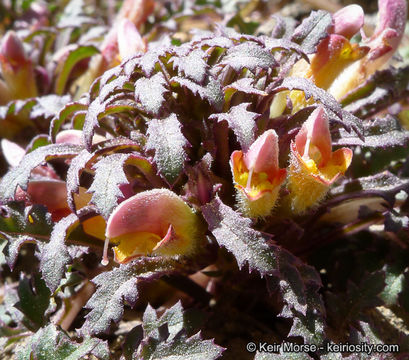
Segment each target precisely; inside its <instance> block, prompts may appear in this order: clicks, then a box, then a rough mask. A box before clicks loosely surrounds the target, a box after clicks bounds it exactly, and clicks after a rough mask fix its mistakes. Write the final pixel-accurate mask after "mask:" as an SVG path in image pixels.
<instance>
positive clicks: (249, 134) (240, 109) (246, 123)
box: [210, 103, 260, 151]
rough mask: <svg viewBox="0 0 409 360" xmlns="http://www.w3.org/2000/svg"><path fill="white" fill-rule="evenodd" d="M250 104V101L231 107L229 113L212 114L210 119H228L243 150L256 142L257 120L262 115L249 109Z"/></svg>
mask: <svg viewBox="0 0 409 360" xmlns="http://www.w3.org/2000/svg"><path fill="white" fill-rule="evenodd" d="M249 105H250V103H242V104H240V105H236V106H233V107H231V108H230V110H229V112H228V113H221V114H214V115H211V116H210V119H217V120H218V121H227V123H228V124H229V128H230V129H232V130H233V132H234V134H235V135H236V137H237V140H238V141H239V143H240V146H241V148H242V150H243V151H247V150H248V148H249V147H250V145H251V144H252V143H253V142H254V135H255V132H256V130H257V125H256V120H257V118H259V117H260V114H257V113H254V112H251V111H247V108H248V107H249Z"/></svg>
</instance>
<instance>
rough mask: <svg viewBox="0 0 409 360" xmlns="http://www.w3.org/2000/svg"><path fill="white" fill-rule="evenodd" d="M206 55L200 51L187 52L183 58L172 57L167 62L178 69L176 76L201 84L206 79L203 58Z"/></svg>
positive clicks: (206, 66)
mask: <svg viewBox="0 0 409 360" xmlns="http://www.w3.org/2000/svg"><path fill="white" fill-rule="evenodd" d="M205 54H206V53H205V52H204V51H203V50H201V49H196V50H193V51H189V52H188V54H187V55H185V56H174V57H172V58H170V60H169V62H173V68H177V69H178V75H179V76H183V75H185V77H187V78H189V79H190V80H193V81H194V82H196V83H198V84H203V82H204V81H205V78H206V74H207V69H208V67H209V65H207V63H206V61H204V59H203V56H204V55H205Z"/></svg>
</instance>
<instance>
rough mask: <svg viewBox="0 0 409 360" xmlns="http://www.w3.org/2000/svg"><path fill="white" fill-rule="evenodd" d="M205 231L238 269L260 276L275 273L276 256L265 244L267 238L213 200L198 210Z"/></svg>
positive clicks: (246, 220)
mask: <svg viewBox="0 0 409 360" xmlns="http://www.w3.org/2000/svg"><path fill="white" fill-rule="evenodd" d="M202 211H203V216H204V218H205V220H206V222H207V223H208V225H209V230H210V231H211V233H212V234H213V235H214V237H215V238H216V241H217V242H218V243H219V245H220V246H223V247H225V248H226V249H227V250H228V251H229V252H231V253H232V254H233V255H234V256H235V257H236V260H237V263H238V265H239V268H242V267H243V266H244V265H245V264H246V263H247V264H248V266H249V270H250V271H252V270H257V271H258V272H260V274H261V275H266V274H274V273H276V272H277V271H278V260H277V256H278V254H277V253H275V250H276V249H275V248H271V247H270V246H269V245H268V244H267V237H266V236H265V235H263V234H261V233H260V232H258V231H256V230H253V229H252V228H251V220H250V219H248V218H245V217H242V216H241V215H239V214H238V213H237V212H235V211H234V210H233V209H232V208H230V207H229V206H227V205H225V204H223V203H222V201H221V200H220V199H219V198H218V197H216V198H215V199H214V200H212V202H210V203H209V204H207V205H205V206H203V207H202Z"/></svg>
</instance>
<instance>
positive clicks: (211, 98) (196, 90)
mask: <svg viewBox="0 0 409 360" xmlns="http://www.w3.org/2000/svg"><path fill="white" fill-rule="evenodd" d="M170 83H171V84H172V86H177V85H180V86H182V87H184V88H186V89H188V90H190V91H191V92H192V93H193V95H198V96H199V97H200V98H201V99H202V100H206V101H207V102H208V103H209V104H210V105H211V106H212V107H213V108H214V109H215V110H216V111H221V110H222V108H223V103H224V94H223V89H222V87H221V85H220V83H219V81H217V80H216V79H214V78H213V77H212V76H209V77H208V80H207V82H206V83H205V84H204V85H199V84H196V83H195V82H193V81H192V80H189V79H185V78H181V77H178V76H175V77H173V78H171V79H170Z"/></svg>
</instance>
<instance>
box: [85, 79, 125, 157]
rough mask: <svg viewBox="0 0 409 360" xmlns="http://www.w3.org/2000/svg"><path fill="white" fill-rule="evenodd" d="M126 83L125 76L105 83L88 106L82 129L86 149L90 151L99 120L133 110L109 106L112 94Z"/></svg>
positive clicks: (121, 106)
mask: <svg viewBox="0 0 409 360" xmlns="http://www.w3.org/2000/svg"><path fill="white" fill-rule="evenodd" d="M127 81H128V79H127V77H126V76H119V77H117V78H115V79H113V80H111V82H109V83H107V84H106V85H105V86H103V87H102V88H101V89H100V93H99V95H98V97H97V98H96V99H95V100H94V101H92V102H91V104H90V105H89V107H88V111H87V115H86V116H85V122H84V129H83V131H84V144H85V145H86V147H87V149H91V145H92V137H93V136H94V130H95V128H96V127H97V126H98V124H99V120H101V119H102V118H103V117H105V116H107V115H109V114H114V113H118V112H122V111H127V110H132V109H133V107H131V106H130V105H128V104H111V101H110V99H109V97H110V96H112V94H113V93H115V92H117V91H121V90H122V89H123V86H124V84H125V83H126V82H127Z"/></svg>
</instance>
